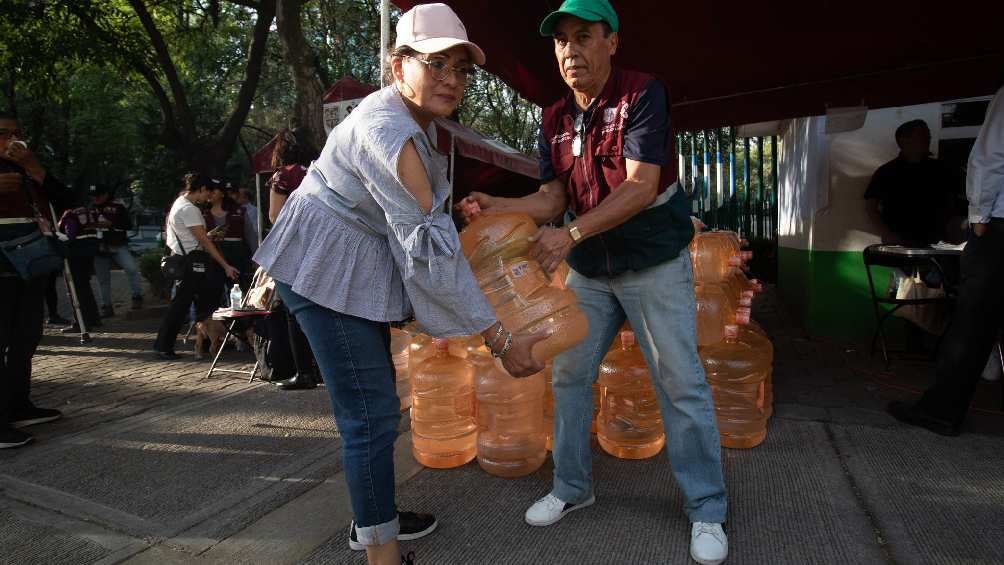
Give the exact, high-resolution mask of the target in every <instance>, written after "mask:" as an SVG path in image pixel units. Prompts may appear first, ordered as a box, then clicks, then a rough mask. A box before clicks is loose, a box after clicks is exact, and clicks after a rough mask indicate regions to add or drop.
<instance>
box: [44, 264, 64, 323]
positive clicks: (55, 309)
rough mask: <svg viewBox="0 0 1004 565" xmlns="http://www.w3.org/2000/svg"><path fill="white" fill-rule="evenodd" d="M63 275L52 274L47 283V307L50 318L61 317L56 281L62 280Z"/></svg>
mask: <svg viewBox="0 0 1004 565" xmlns="http://www.w3.org/2000/svg"><path fill="white" fill-rule="evenodd" d="M62 276H63V274H62V273H52V274H51V275H49V278H48V279H47V280H46V281H45V306H46V308H47V309H48V311H49V317H50V318H56V317H58V316H59V295H58V294H56V281H58V280H59V279H60V278H62Z"/></svg>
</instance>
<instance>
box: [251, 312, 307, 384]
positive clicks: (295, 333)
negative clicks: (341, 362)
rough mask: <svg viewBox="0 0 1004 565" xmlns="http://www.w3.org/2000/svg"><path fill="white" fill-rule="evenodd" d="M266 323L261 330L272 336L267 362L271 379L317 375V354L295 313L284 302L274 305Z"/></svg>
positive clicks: (264, 333) (270, 337) (264, 322)
mask: <svg viewBox="0 0 1004 565" xmlns="http://www.w3.org/2000/svg"><path fill="white" fill-rule="evenodd" d="M263 325H264V326H265V327H264V328H262V331H261V332H260V333H261V334H262V335H265V336H267V337H268V339H269V342H268V364H269V367H271V369H272V380H285V379H290V378H293V376H295V375H296V374H297V373H301V374H304V375H308V376H314V375H316V372H315V371H314V354H313V353H312V352H311V351H310V343H309V342H308V341H307V336H305V335H304V334H303V330H302V329H300V324H299V322H297V321H296V316H291V315H290V314H289V312H288V311H287V310H286V306H285V305H283V304H280V305H279V306H278V307H277V308H275V310H273V311H272V313H271V314H270V315H269V316H268V318H266V319H265V320H264V321H263ZM318 380H319V379H318Z"/></svg>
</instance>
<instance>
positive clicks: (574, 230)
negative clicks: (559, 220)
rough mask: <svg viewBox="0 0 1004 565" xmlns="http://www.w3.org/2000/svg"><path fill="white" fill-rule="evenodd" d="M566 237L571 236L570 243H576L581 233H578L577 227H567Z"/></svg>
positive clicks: (580, 237)
mask: <svg viewBox="0 0 1004 565" xmlns="http://www.w3.org/2000/svg"><path fill="white" fill-rule="evenodd" d="M568 235H570V236H572V241H574V242H575V243H578V242H579V241H580V240H581V239H582V232H580V231H579V226H568Z"/></svg>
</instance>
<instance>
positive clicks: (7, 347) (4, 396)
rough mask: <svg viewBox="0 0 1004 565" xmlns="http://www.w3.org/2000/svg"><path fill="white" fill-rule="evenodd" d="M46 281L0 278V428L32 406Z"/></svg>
mask: <svg viewBox="0 0 1004 565" xmlns="http://www.w3.org/2000/svg"><path fill="white" fill-rule="evenodd" d="M44 295H45V280H44V279H41V278H40V279H37V280H34V281H31V282H25V281H22V280H21V279H19V278H16V277H2V278H0V427H3V426H6V425H7V424H8V423H9V422H10V421H11V419H13V417H14V414H15V413H17V412H18V411H19V410H22V409H24V408H27V407H28V406H30V405H31V401H30V400H29V398H28V395H29V394H30V392H31V358H32V357H33V356H34V355H35V349H36V348H37V347H38V342H39V341H41V339H42V317H43V316H42V300H43V296H44Z"/></svg>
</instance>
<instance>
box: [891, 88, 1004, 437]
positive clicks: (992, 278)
mask: <svg viewBox="0 0 1004 565" xmlns="http://www.w3.org/2000/svg"><path fill="white" fill-rule="evenodd" d="M966 196H967V197H968V198H969V225H970V226H971V227H972V231H973V237H972V238H971V239H970V240H969V242H968V243H967V244H966V248H965V250H964V251H963V252H962V283H961V285H960V286H959V291H958V302H957V304H956V307H955V312H954V314H953V316H952V322H951V324H950V325H949V327H948V331H947V332H946V333H945V336H944V338H943V340H942V343H941V347H940V349H939V350H938V360H937V380H936V381H935V384H934V386H932V387H931V388H930V389H928V390H927V391H926V392H925V393H924V396H923V397H921V399H920V401H919V402H917V403H916V404H913V405H911V404H907V403H904V402H893V403H891V404H889V407H888V410H889V412H890V413H891V414H892V415H893V416H894V417H895V418H896V419H898V420H900V421H902V422H905V423H907V424H910V425H914V426H921V427H924V428H927V429H928V430H931V431H932V432H935V433H938V434H941V435H947V436H955V435H959V432H960V429H961V427H962V424H963V421H964V420H965V417H966V413H967V412H968V411H969V403H970V402H971V401H972V399H973V394H974V393H975V392H976V383H977V381H978V380H979V378H980V375H981V374H982V372H983V368H984V366H985V364H986V362H987V357H988V356H989V354H990V351H991V349H992V348H993V347H994V344H995V342H996V341H997V338H998V336H999V335H1000V331H1001V329H1002V323H1001V320H1002V316H1004V293H1002V292H1001V288H1004V88H1001V89H1000V90H998V91H997V94H996V95H995V96H994V98H993V100H992V101H991V102H990V107H989V108H988V109H987V116H986V119H985V120H984V122H983V127H982V128H981V129H980V134H979V136H978V137H977V138H976V143H975V144H974V145H973V150H972V153H970V154H969V164H968V167H967V170H966Z"/></svg>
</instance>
